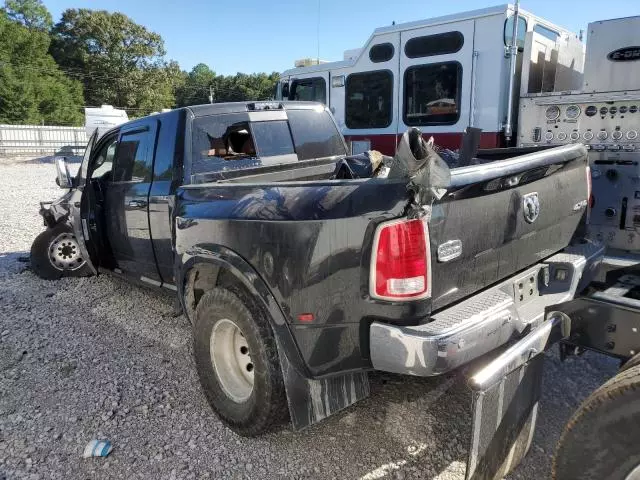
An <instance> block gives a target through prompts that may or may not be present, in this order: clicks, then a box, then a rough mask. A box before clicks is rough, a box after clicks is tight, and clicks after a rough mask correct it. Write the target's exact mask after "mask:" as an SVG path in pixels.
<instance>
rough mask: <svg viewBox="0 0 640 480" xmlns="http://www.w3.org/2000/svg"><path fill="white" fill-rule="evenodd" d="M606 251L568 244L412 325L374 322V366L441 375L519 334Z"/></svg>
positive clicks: (578, 286) (574, 288) (580, 285)
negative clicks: (426, 320) (428, 319)
mask: <svg viewBox="0 0 640 480" xmlns="http://www.w3.org/2000/svg"><path fill="white" fill-rule="evenodd" d="M603 254H604V248H603V247H602V246H601V245H598V244H595V243H590V242H589V243H584V244H580V245H576V246H572V247H568V248H566V249H565V250H563V251H562V252H560V253H558V254H556V255H554V256H552V257H550V258H548V259H547V260H545V261H544V262H541V263H539V264H536V265H534V266H533V267H531V268H529V269H527V270H526V271H524V272H522V273H520V274H517V275H514V276H513V277H511V278H509V279H507V280H505V281H503V282H501V283H499V284H498V285H495V286H493V287H491V288H488V289H486V290H484V291H483V292H481V293H479V294H476V295H473V296H472V297H470V298H468V299H467V300H464V301H462V302H460V303H458V304H457V305H455V306H453V307H450V308H447V309H445V310H442V311H440V312H438V313H436V314H434V315H432V317H431V318H432V321H431V322H429V323H426V324H424V325H418V326H414V327H399V326H396V325H390V324H387V323H381V322H374V323H373V324H372V325H371V329H370V332H369V339H370V345H371V361H372V363H373V367H374V368H375V369H376V370H383V371H387V372H394V373H403V374H409V375H417V376H431V375H439V374H442V373H445V372H448V371H450V370H453V369H455V368H457V367H459V366H461V365H464V364H465V363H467V362H469V361H471V360H473V359H475V358H477V357H479V356H481V355H484V354H485V353H488V352H490V351H492V350H494V349H495V348H498V347H500V346H501V345H504V344H505V343H506V342H508V341H509V340H511V339H512V338H517V337H520V336H521V335H522V334H523V333H524V331H525V328H527V327H531V328H536V327H537V326H538V325H539V324H540V323H541V322H542V321H543V320H544V318H543V317H544V312H545V308H546V307H548V306H550V305H555V304H558V303H562V302H565V301H567V300H571V299H572V298H573V297H574V296H575V294H576V293H578V292H580V291H581V290H582V289H584V287H586V286H587V285H588V284H589V282H590V281H591V279H592V278H593V277H594V275H595V274H596V273H597V269H598V266H599V263H600V261H601V260H602V257H603Z"/></svg>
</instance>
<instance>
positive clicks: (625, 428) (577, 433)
mask: <svg viewBox="0 0 640 480" xmlns="http://www.w3.org/2000/svg"><path fill="white" fill-rule="evenodd" d="M639 426H640V366H635V367H632V368H630V369H628V370H625V371H624V372H621V373H619V374H618V375H616V376H615V377H613V378H612V379H611V380H609V381H608V382H607V383H605V384H604V385H602V386H601V387H600V388H599V389H598V390H596V391H595V392H594V393H592V394H591V395H590V396H589V397H588V398H587V399H586V400H585V401H584V402H583V403H582V405H581V406H580V408H579V409H578V411H577V412H576V413H575V414H574V415H573V418H571V420H570V421H569V423H568V424H567V426H566V427H565V430H564V432H563V434H562V437H561V438H560V442H559V443H558V448H557V450H556V456H555V459H554V462H553V477H554V478H555V479H557V480H570V479H580V480H602V479H607V480H640V428H639Z"/></svg>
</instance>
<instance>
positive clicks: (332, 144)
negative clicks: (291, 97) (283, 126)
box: [287, 110, 347, 160]
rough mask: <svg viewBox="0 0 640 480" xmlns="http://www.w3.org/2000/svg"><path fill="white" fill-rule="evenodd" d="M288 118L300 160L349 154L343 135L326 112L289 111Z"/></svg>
mask: <svg viewBox="0 0 640 480" xmlns="http://www.w3.org/2000/svg"><path fill="white" fill-rule="evenodd" d="M287 117H289V125H290V126H291V133H292V134H293V141H294V143H295V145H296V153H297V154H298V159H299V160H310V159H312V158H326V157H333V156H338V155H346V154H347V151H346V150H345V146H344V141H343V139H342V135H340V132H339V131H338V129H337V127H336V124H335V123H334V122H333V120H332V119H331V117H330V116H329V114H328V113H327V112H326V111H324V110H321V111H319V112H318V111H314V110H288V111H287Z"/></svg>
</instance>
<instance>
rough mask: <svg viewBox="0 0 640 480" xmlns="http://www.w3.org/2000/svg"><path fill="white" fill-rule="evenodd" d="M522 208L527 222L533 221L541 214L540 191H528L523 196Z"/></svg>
mask: <svg viewBox="0 0 640 480" xmlns="http://www.w3.org/2000/svg"><path fill="white" fill-rule="evenodd" d="M522 209H523V213H524V219H525V220H526V221H527V223H533V222H535V221H536V220H537V218H538V215H540V200H538V192H533V193H528V194H526V195H525V196H524V197H522Z"/></svg>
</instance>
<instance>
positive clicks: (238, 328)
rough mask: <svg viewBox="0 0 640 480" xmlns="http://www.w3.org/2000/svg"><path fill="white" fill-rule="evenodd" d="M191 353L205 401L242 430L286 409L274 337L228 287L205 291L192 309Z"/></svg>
mask: <svg viewBox="0 0 640 480" xmlns="http://www.w3.org/2000/svg"><path fill="white" fill-rule="evenodd" d="M194 356H195V362H196V367H197V370H198V376H199V377H200V383H201V384H202V388H203V390H204V393H205V395H206V397H207V400H208V401H209V404H210V405H211V407H212V408H213V410H214V411H215V412H216V414H217V415H218V417H220V419H221V420H222V421H223V422H224V423H225V424H226V425H227V426H228V427H229V428H231V429H232V430H234V431H235V432H236V433H238V434H240V435H243V436H256V435H260V434H261V433H264V432H266V431H268V430H270V429H271V428H273V427H275V426H278V425H280V424H281V423H282V422H283V421H284V420H285V419H286V418H287V415H288V408H287V403H286V396H285V392H284V382H283V380H282V372H281V370H280V363H279V360H278V352H277V348H276V343H275V338H274V336H273V332H272V331H271V327H270V325H269V323H268V320H267V319H266V318H265V316H264V315H263V314H262V313H261V312H260V311H258V309H255V308H250V306H248V305H246V304H245V303H243V302H242V301H241V300H240V298H239V297H238V296H237V295H236V294H235V293H233V292H231V291H229V290H226V289H222V288H215V289H213V290H211V291H209V292H206V293H205V294H204V295H203V296H202V298H201V299H200V302H199V303H198V306H197V308H196V313H195V324H194Z"/></svg>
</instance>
